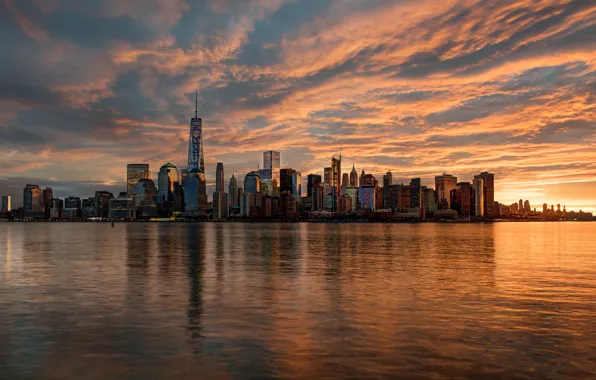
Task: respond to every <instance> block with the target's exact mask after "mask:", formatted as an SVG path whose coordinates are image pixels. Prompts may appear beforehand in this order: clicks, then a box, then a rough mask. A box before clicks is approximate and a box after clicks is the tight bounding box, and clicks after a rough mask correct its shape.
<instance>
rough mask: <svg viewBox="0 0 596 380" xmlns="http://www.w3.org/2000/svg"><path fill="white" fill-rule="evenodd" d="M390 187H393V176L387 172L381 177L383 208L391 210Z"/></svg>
mask: <svg viewBox="0 0 596 380" xmlns="http://www.w3.org/2000/svg"><path fill="white" fill-rule="evenodd" d="M391 185H393V175H392V174H391V172H387V174H385V175H384V176H383V208H391V197H390V194H391Z"/></svg>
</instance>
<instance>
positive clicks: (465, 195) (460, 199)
mask: <svg viewBox="0 0 596 380" xmlns="http://www.w3.org/2000/svg"><path fill="white" fill-rule="evenodd" d="M471 189H472V186H471V185H470V183H469V182H460V183H458V184H457V190H456V199H457V212H458V214H459V216H460V217H462V218H467V217H469V216H470V214H471V210H472V205H471Z"/></svg>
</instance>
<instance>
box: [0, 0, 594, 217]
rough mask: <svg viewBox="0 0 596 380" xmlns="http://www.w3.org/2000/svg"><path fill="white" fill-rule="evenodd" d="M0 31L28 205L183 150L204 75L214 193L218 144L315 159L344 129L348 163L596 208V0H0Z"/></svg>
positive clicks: (5, 162)
mask: <svg viewBox="0 0 596 380" xmlns="http://www.w3.org/2000/svg"><path fill="white" fill-rule="evenodd" d="M0 46H2V54H0V67H1V70H0V162H1V165H0V194H2V195H11V196H13V204H14V206H15V207H18V206H20V205H21V199H22V189H23V187H24V185H25V184H27V183H34V184H38V185H40V186H41V187H45V186H50V187H52V188H53V189H54V195H55V196H60V197H64V196H69V195H75V196H81V197H87V196H92V195H93V192H94V191H95V190H105V189H107V190H110V191H113V192H115V193H119V192H120V191H124V190H125V178H126V164H127V163H149V164H150V167H151V170H152V171H153V175H154V177H155V178H157V171H158V170H159V167H160V166H161V165H163V164H164V163H166V162H172V163H173V164H175V165H177V166H179V167H184V164H185V162H186V155H187V149H188V148H187V147H188V145H187V144H188V142H187V139H188V125H189V121H190V118H191V117H192V116H193V114H194V104H195V99H194V97H195V91H198V94H199V95H198V98H199V99H198V101H199V113H200V116H201V117H202V118H203V130H204V143H205V150H204V152H205V165H206V170H207V173H206V176H207V181H208V186H209V188H208V192H209V193H211V192H212V191H213V190H214V183H215V167H216V164H217V162H223V163H224V166H225V172H226V173H225V176H226V178H229V177H230V176H231V175H232V173H234V174H235V176H236V177H237V178H238V179H240V180H242V179H243V178H244V175H245V174H246V173H247V172H248V171H250V170H255V169H256V168H257V166H258V165H262V162H261V161H262V151H264V150H279V151H281V152H282V167H292V168H294V169H296V170H299V171H301V172H302V173H303V177H306V175H307V174H309V173H322V171H323V168H324V167H325V166H330V161H331V157H332V156H333V155H335V156H337V155H338V154H339V152H340V149H342V147H343V149H342V152H343V154H342V158H343V162H342V169H343V171H349V170H351V167H352V165H353V164H354V165H355V167H356V169H357V170H358V172H359V173H360V171H361V170H363V169H364V170H365V171H366V172H367V173H372V174H374V175H375V176H377V178H378V179H381V178H380V177H381V176H382V174H383V173H385V172H387V171H391V172H392V173H393V178H394V182H397V183H401V182H404V183H407V182H409V179H410V178H413V177H421V178H422V182H423V184H426V185H431V186H434V176H436V175H440V174H442V173H444V172H447V173H450V174H453V175H456V176H457V177H458V179H459V180H460V181H470V180H471V179H472V178H473V175H474V174H478V173H480V172H482V171H491V172H493V173H495V180H496V184H495V199H496V200H498V201H500V202H502V203H505V204H510V203H513V202H515V201H517V200H519V199H520V198H523V199H529V200H530V203H531V204H532V206H533V207H534V206H536V207H538V208H541V206H540V205H541V204H542V203H543V202H548V203H549V204H557V203H561V205H567V208H568V209H576V210H578V209H583V210H591V211H596V2H595V1H594V0H499V1H496V0H200V1H199V0H195V1H193V0H0Z"/></svg>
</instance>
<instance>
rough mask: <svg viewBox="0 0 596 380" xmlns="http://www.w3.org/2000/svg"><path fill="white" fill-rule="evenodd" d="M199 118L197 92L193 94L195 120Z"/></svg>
mask: <svg viewBox="0 0 596 380" xmlns="http://www.w3.org/2000/svg"><path fill="white" fill-rule="evenodd" d="M198 118H199V92H198V91H196V92H195V119H198Z"/></svg>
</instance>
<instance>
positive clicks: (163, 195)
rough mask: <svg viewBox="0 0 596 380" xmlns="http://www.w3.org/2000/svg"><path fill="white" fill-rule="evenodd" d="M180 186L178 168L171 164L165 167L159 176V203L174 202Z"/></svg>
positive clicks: (161, 169) (160, 170)
mask: <svg viewBox="0 0 596 380" xmlns="http://www.w3.org/2000/svg"><path fill="white" fill-rule="evenodd" d="M179 184H180V174H179V172H178V168H177V167H176V166H174V165H172V164H171V163H169V162H168V163H167V164H165V165H163V166H162V167H161V168H160V169H159V174H158V175H157V203H158V204H163V203H166V202H172V201H173V200H174V195H175V194H176V190H177V187H178V186H179Z"/></svg>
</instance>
